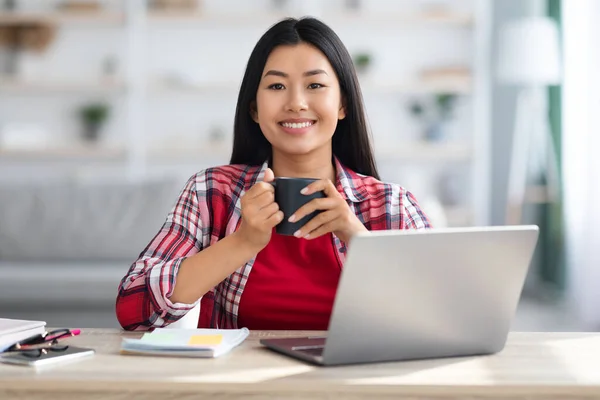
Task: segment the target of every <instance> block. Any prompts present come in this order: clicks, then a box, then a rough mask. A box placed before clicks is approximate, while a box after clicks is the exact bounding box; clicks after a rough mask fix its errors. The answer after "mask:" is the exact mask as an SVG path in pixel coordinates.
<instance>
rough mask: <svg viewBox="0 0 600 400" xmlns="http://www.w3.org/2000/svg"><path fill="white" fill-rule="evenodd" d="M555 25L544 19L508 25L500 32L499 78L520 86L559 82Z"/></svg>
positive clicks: (559, 67) (531, 18)
mask: <svg viewBox="0 0 600 400" xmlns="http://www.w3.org/2000/svg"><path fill="white" fill-rule="evenodd" d="M559 47H560V44H559V34H558V27H557V26H556V23H555V22H554V21H553V20H551V19H550V18H546V17H529V18H524V19H519V20H515V21H511V22H508V23H507V24H506V25H504V26H503V27H502V29H501V31H500V43H499V58H498V70H497V75H498V79H499V80H500V81H501V82H504V83H512V84H521V85H553V84H557V83H559V82H560V79H561V62H560V50H559Z"/></svg>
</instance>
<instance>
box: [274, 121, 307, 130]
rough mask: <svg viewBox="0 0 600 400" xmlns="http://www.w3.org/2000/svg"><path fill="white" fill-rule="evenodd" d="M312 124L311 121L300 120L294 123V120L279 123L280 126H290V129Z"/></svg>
mask: <svg viewBox="0 0 600 400" xmlns="http://www.w3.org/2000/svg"><path fill="white" fill-rule="evenodd" d="M312 124H313V122H312V121H309V122H301V123H295V122H282V123H281V125H282V126H284V127H286V128H292V129H300V128H308V127H309V126H311V125H312Z"/></svg>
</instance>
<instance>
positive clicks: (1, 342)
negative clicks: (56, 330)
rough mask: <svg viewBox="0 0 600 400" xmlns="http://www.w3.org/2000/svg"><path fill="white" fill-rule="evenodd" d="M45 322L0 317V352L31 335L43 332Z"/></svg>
mask: <svg viewBox="0 0 600 400" xmlns="http://www.w3.org/2000/svg"><path fill="white" fill-rule="evenodd" d="M45 331H46V322H44V321H28V320H21V319H9V318H0V352H2V351H4V350H6V349H7V348H9V347H10V346H12V345H13V344H15V343H17V342H20V341H21V340H25V339H27V338H29V337H31V336H34V335H38V334H40V333H44V332H45Z"/></svg>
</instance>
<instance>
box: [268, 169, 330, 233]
mask: <svg viewBox="0 0 600 400" xmlns="http://www.w3.org/2000/svg"><path fill="white" fill-rule="evenodd" d="M316 181H318V179H312V178H286V177H280V178H275V180H274V181H273V182H271V184H272V185H273V186H274V187H275V202H276V203H277V204H278V205H279V209H280V210H281V211H283V221H281V222H280V223H279V224H277V226H276V227H275V232H277V233H278V234H280V235H293V234H294V232H296V231H297V230H298V229H300V228H302V227H303V226H304V225H305V224H306V223H307V222H308V221H310V220H311V219H312V218H313V217H314V216H316V215H317V214H319V213H320V212H321V211H320V210H317V211H314V212H312V213H310V214H308V215H306V216H305V217H304V218H302V219H300V220H299V221H295V222H290V221H288V218H289V217H291V216H292V214H294V213H295V212H296V211H298V209H299V208H300V207H302V206H303V205H305V204H306V203H308V202H309V201H311V200H312V199H319V198H323V197H326V196H325V193H324V192H322V191H319V192H315V193H312V194H308V195H305V194H302V193H300V191H301V190H302V189H304V188H305V187H307V186H308V185H310V184H311V183H313V182H316Z"/></svg>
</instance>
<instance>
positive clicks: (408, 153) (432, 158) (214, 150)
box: [148, 142, 472, 164]
mask: <svg viewBox="0 0 600 400" xmlns="http://www.w3.org/2000/svg"><path fill="white" fill-rule="evenodd" d="M148 156H149V157H150V158H151V159H152V160H154V161H158V160H160V161H162V162H174V163H183V164H185V163H188V162H196V161H197V160H202V159H204V160H207V161H212V160H229V157H230V156H231V146H230V145H225V144H224V145H216V146H210V145H207V146H206V147H190V148H180V149H175V148H173V149H167V148H154V149H149V150H148ZM471 156H472V151H471V147H470V146H469V145H467V144H462V143H427V142H407V143H404V144H397V145H394V146H392V148H386V149H376V150H375V158H376V160H377V161H378V162H381V163H384V162H427V163H430V162H438V163H443V162H464V161H468V160H470V159H471Z"/></svg>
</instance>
